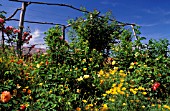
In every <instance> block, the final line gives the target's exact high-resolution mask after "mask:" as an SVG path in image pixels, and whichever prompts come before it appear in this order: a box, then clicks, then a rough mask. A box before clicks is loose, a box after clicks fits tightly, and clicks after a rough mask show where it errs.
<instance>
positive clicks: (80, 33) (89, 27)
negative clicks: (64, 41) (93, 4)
mask: <svg viewBox="0 0 170 111" xmlns="http://www.w3.org/2000/svg"><path fill="white" fill-rule="evenodd" d="M109 18H110V13H107V14H106V15H104V16H102V17H99V12H98V11H96V10H95V11H94V12H92V13H88V14H85V16H84V17H80V18H78V19H77V20H70V21H69V23H70V24H71V25H72V29H73V32H75V33H76V35H77V36H76V37H78V38H81V39H83V40H84V41H86V40H88V42H89V48H90V49H91V50H92V49H96V50H97V51H99V52H101V53H107V51H106V50H107V49H108V50H109V49H110V46H109V44H110V43H114V42H115V41H116V40H117V39H119V36H118V35H119V34H120V33H121V27H120V26H118V25H117V22H116V21H111V22H110V21H109ZM71 37H74V36H72V35H71Z"/></svg>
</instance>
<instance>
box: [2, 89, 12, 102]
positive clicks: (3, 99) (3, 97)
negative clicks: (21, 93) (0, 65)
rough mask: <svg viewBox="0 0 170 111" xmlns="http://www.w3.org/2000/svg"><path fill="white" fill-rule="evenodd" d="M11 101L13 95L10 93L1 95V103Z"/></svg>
mask: <svg viewBox="0 0 170 111" xmlns="http://www.w3.org/2000/svg"><path fill="white" fill-rule="evenodd" d="M10 99H11V94H10V92H9V91H4V92H2V94H1V101H2V102H4V103H6V102H8V101H9V100H10Z"/></svg>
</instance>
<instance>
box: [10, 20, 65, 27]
mask: <svg viewBox="0 0 170 111" xmlns="http://www.w3.org/2000/svg"><path fill="white" fill-rule="evenodd" d="M7 21H19V19H9V20H7ZM24 22H27V23H35V24H48V25H60V26H65V25H63V24H56V23H50V22H36V21H27V20H25V21H24Z"/></svg>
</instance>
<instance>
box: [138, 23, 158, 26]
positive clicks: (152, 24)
mask: <svg viewBox="0 0 170 111" xmlns="http://www.w3.org/2000/svg"><path fill="white" fill-rule="evenodd" d="M155 25H158V23H151V24H139V26H142V27H152V26H155Z"/></svg>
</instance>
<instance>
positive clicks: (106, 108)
mask: <svg viewBox="0 0 170 111" xmlns="http://www.w3.org/2000/svg"><path fill="white" fill-rule="evenodd" d="M107 110H108V106H107V104H103V105H102V108H101V110H100V111H107Z"/></svg>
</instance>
